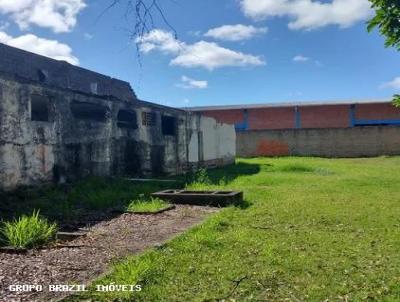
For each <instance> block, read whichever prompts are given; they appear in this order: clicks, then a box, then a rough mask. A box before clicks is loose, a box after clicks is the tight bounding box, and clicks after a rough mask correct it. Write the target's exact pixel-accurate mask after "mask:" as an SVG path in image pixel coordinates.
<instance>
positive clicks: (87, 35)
mask: <svg viewBox="0 0 400 302" xmlns="http://www.w3.org/2000/svg"><path fill="white" fill-rule="evenodd" d="M83 38H84V39H85V40H87V41H89V40H92V39H93V35H92V34H89V33H84V34H83Z"/></svg>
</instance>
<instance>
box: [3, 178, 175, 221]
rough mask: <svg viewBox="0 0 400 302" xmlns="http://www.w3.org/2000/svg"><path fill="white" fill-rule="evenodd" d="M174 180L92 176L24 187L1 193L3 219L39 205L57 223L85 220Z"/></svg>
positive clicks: (98, 215)
mask: <svg viewBox="0 0 400 302" xmlns="http://www.w3.org/2000/svg"><path fill="white" fill-rule="evenodd" d="M171 185H172V186H179V184H174V183H172V184H171V183H161V182H145V183H144V182H132V181H129V180H124V179H104V178H98V177H92V178H89V179H85V180H83V181H81V182H79V183H77V184H74V185H73V186H49V187H47V188H46V187H44V188H41V189H39V190H38V189H34V190H33V189H25V190H20V191H19V192H15V193H14V194H13V195H5V196H2V205H1V206H2V209H3V210H2V211H1V212H0V216H1V218H2V219H3V220H12V219H14V218H16V217H19V216H21V215H24V214H25V215H27V214H30V213H32V211H33V210H34V209H39V210H40V213H41V215H43V216H44V217H47V218H48V219H49V220H55V221H59V222H60V224H70V223H75V222H82V223H84V222H85V221H86V220H91V219H94V220H99V219H101V218H102V217H103V216H105V215H108V214H107V213H109V212H111V211H112V210H119V211H124V210H126V208H127V206H128V205H129V203H130V201H131V200H134V199H137V198H139V196H140V195H144V196H145V197H146V198H147V197H149V196H150V194H151V193H153V192H154V191H157V190H162V189H166V188H168V187H169V186H171Z"/></svg>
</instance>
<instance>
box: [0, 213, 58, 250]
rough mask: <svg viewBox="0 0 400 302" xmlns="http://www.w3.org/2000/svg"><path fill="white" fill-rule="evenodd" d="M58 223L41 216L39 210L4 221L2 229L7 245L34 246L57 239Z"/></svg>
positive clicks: (17, 246) (18, 246) (16, 246)
mask: <svg viewBox="0 0 400 302" xmlns="http://www.w3.org/2000/svg"><path fill="white" fill-rule="evenodd" d="M57 229H58V228H57V224H56V223H49V222H48V221H47V219H45V218H42V217H40V216H39V211H33V213H32V215H30V216H27V215H22V216H21V217H19V218H18V219H15V220H14V221H11V222H4V223H3V226H2V227H1V229H0V233H1V236H2V237H3V239H2V240H3V241H4V243H5V244H6V245H8V246H11V247H15V248H34V247H38V246H41V245H43V244H46V243H48V242H50V241H51V240H53V239H55V236H56V233H57Z"/></svg>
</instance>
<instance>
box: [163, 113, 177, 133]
mask: <svg viewBox="0 0 400 302" xmlns="http://www.w3.org/2000/svg"><path fill="white" fill-rule="evenodd" d="M161 127H162V134H163V135H173V136H175V135H176V118H175V117H172V116H166V115H163V116H162V117H161Z"/></svg>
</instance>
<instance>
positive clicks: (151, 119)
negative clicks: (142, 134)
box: [142, 112, 156, 126]
mask: <svg viewBox="0 0 400 302" xmlns="http://www.w3.org/2000/svg"><path fill="white" fill-rule="evenodd" d="M142 125H143V126H155V125H156V114H155V113H154V112H142Z"/></svg>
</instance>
